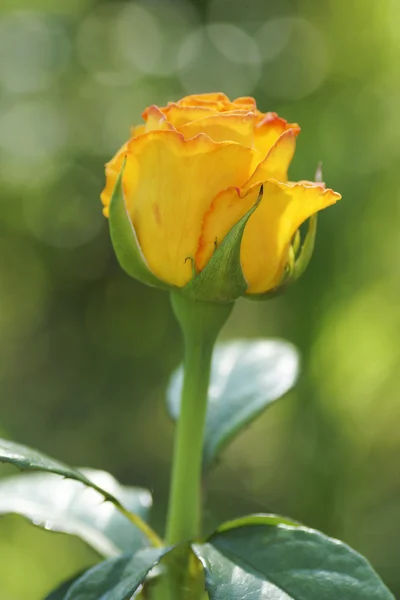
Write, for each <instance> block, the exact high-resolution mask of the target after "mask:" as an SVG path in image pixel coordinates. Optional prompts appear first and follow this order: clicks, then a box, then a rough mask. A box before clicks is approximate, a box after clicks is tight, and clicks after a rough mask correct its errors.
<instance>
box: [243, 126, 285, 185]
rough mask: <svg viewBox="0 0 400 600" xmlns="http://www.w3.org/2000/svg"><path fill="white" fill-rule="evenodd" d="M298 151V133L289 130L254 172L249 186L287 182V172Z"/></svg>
mask: <svg viewBox="0 0 400 600" xmlns="http://www.w3.org/2000/svg"><path fill="white" fill-rule="evenodd" d="M295 150H296V133H295V132H294V131H293V129H289V130H288V131H285V132H284V133H282V135H281V136H280V137H279V138H278V139H277V141H276V142H275V143H274V145H273V146H272V148H271V149H270V150H269V152H268V154H267V156H266V157H265V158H264V160H263V161H262V162H261V163H260V164H259V165H258V167H257V169H256V170H255V171H254V173H253V175H252V176H251V178H250V180H249V181H248V184H247V185H248V186H250V185H253V183H257V182H263V181H266V180H267V179H271V178H273V179H278V181H287V172H288V169H289V166H290V163H291V162H292V158H293V156H294V153H295Z"/></svg>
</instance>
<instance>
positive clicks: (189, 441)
mask: <svg viewBox="0 0 400 600" xmlns="http://www.w3.org/2000/svg"><path fill="white" fill-rule="evenodd" d="M171 300H172V306H173V309H174V312H175V315H176V317H177V319H178V321H179V323H180V326H181V329H182V333H183V338H184V345H185V361H184V367H185V374H184V382H183V389H182V397H181V410H180V416H179V420H178V425H177V431H176V438H175V447H174V457H173V466H172V482H171V490H170V500H169V507H168V518H167V532H166V541H167V543H168V544H178V543H179V542H184V541H189V540H192V539H194V538H196V537H197V536H198V535H199V533H200V525H201V471H202V451H203V436H204V425H205V419H206V411H207V395H208V385H209V380H210V368H211V357H212V352H213V348H214V343H215V341H216V339H217V336H218V334H219V332H220V330H221V328H222V326H223V325H224V323H225V322H226V320H227V318H228V316H229V314H230V312H231V310H232V307H233V303H230V304H222V303H220V304H217V303H213V302H203V301H198V300H193V299H190V298H188V297H186V296H184V295H182V294H179V293H177V292H173V293H172V294H171Z"/></svg>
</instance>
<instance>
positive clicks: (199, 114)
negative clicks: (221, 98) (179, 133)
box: [161, 102, 219, 130]
mask: <svg viewBox="0 0 400 600" xmlns="http://www.w3.org/2000/svg"><path fill="white" fill-rule="evenodd" d="M161 110H162V112H163V113H164V115H165V116H166V118H167V120H168V121H169V122H170V123H172V125H173V126H174V127H175V128H176V129H178V130H179V129H180V128H181V127H183V126H184V125H186V124H187V123H191V122H193V121H198V120H200V119H204V118H205V117H213V116H218V115H219V113H218V111H217V110H215V109H214V108H209V107H205V106H180V105H179V104H175V103H172V102H171V103H170V104H168V106H166V107H165V108H162V109H161Z"/></svg>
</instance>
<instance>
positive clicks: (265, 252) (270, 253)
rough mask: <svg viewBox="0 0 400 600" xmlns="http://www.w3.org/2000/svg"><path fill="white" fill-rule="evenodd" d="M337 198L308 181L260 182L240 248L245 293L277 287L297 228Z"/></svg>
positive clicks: (323, 188)
mask: <svg viewBox="0 0 400 600" xmlns="http://www.w3.org/2000/svg"><path fill="white" fill-rule="evenodd" d="M340 198H341V196H340V194H337V193H336V192H334V191H333V190H331V189H325V187H324V185H321V184H316V183H312V182H301V183H281V182H278V181H276V180H273V179H272V180H269V181H267V182H265V183H264V197H263V201H262V202H261V204H260V206H259V207H258V208H257V210H256V212H255V213H254V215H252V217H251V218H250V220H249V222H248V224H247V227H246V229H245V232H244V236H243V242H242V248H241V260H242V268H243V272H244V275H245V277H246V280H247V281H248V282H249V289H248V293H250V294H255V293H262V292H266V291H268V290H271V289H273V288H274V287H276V286H277V285H278V284H279V282H280V280H281V277H282V273H283V270H284V268H285V265H286V262H287V256H288V251H289V246H290V242H291V240H292V238H293V236H294V234H295V233H296V231H297V229H298V228H299V227H300V225H301V224H302V223H304V221H306V220H307V219H308V218H309V217H310V216H311V215H313V214H314V213H316V212H318V211H320V210H322V209H324V208H326V207H328V206H330V205H331V204H334V203H335V202H336V201H337V200H340Z"/></svg>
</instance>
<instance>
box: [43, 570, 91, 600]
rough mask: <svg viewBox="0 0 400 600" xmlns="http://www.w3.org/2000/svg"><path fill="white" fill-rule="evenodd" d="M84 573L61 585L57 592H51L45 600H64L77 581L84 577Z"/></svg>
mask: <svg viewBox="0 0 400 600" xmlns="http://www.w3.org/2000/svg"><path fill="white" fill-rule="evenodd" d="M82 575H83V573H79V574H78V575H74V577H71V578H70V579H68V580H67V581H64V582H63V583H62V584H61V585H59V586H58V587H57V588H56V589H55V590H53V591H51V592H50V593H49V594H48V595H47V596H46V598H44V600H64V598H65V596H66V594H67V592H68V590H69V588H70V587H71V586H72V584H73V583H75V581H77V580H78V579H79V578H80V577H82Z"/></svg>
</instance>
